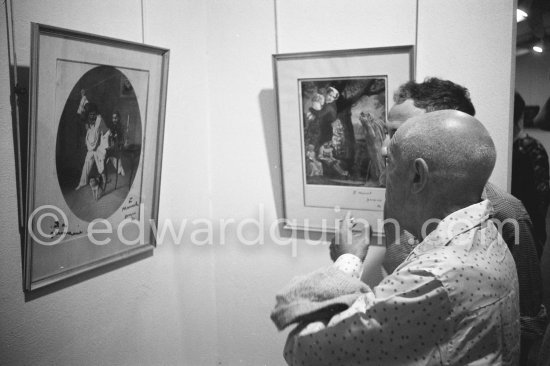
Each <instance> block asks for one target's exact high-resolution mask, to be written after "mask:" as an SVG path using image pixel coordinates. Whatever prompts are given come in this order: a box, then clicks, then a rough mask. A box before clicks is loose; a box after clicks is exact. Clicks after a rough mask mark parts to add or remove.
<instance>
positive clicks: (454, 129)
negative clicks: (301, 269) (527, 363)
mask: <svg viewBox="0 0 550 366" xmlns="http://www.w3.org/2000/svg"><path fill="white" fill-rule="evenodd" d="M495 159H496V152H495V147H494V144H493V141H492V139H491V137H490V136H489V133H488V131H487V130H486V129H485V128H484V127H483V125H482V124H481V123H480V122H479V121H477V120H476V119H475V118H474V117H472V116H469V115H467V114H465V113H462V112H458V111H449V110H445V111H435V112H431V113H424V114H421V115H419V116H418V117H415V118H412V119H410V120H408V121H407V122H405V123H404V124H403V126H402V127H400V129H399V130H398V131H397V132H396V134H395V136H394V137H393V138H392V140H391V142H390V145H389V148H388V160H387V161H388V164H387V170H386V183H387V188H386V203H385V217H386V218H387V219H393V220H396V221H397V222H398V223H399V224H400V225H401V226H403V227H404V228H405V229H406V230H408V231H409V232H411V233H413V234H414V235H415V236H416V237H418V238H420V239H421V240H422V242H421V243H420V244H419V245H418V246H417V247H416V248H415V249H414V250H413V252H412V253H411V254H410V255H409V256H408V257H407V258H406V259H405V260H404V261H403V263H401V264H400V266H399V268H397V269H396V270H395V271H394V272H393V273H391V274H390V275H388V276H387V277H386V278H385V279H384V280H383V281H382V282H381V283H380V284H379V285H377V286H376V287H374V288H372V289H371V288H369V287H368V286H367V285H365V284H364V283H363V282H361V281H359V279H358V276H359V274H358V270H357V269H358V268H360V264H361V261H362V260H363V259H364V258H365V255H366V252H367V248H368V245H369V233H368V230H365V233H364V235H360V236H359V237H358V238H357V237H354V239H358V240H354V239H352V240H351V242H347V243H346V245H343V244H341V245H332V246H331V254H333V255H334V257H336V258H338V259H337V260H336V262H335V263H334V264H333V265H332V266H331V267H328V268H323V269H320V270H318V271H316V272H313V273H311V274H310V275H306V276H303V277H298V278H296V279H294V280H293V281H292V282H291V283H290V284H289V286H288V287H287V288H286V289H284V290H283V291H281V293H280V294H279V295H278V296H277V305H276V306H275V309H274V310H273V312H272V319H273V321H274V322H275V324H276V325H277V326H278V327H279V329H282V328H284V327H285V326H287V325H289V324H293V323H298V327H297V328H296V329H295V330H294V331H292V332H291V333H290V334H289V337H288V340H287V344H286V347H285V353H284V356H285V359H286V361H287V363H288V364H289V365H302V366H307V365H312V366H313V365H314V366H322V365H413V364H414V365H466V364H476V365H499V366H500V365H516V364H517V361H518V356H519V343H520V342H519V337H520V333H519V302H518V281H517V274H516V270H515V266H514V260H513V258H512V255H511V254H510V251H509V249H508V247H507V245H506V243H504V241H503V240H502V237H501V236H500V235H499V234H498V229H497V227H496V226H495V225H494V223H493V222H492V221H491V220H490V219H489V218H490V212H491V204H490V203H489V201H488V200H486V199H482V198H481V195H482V193H483V190H484V187H485V184H486V182H487V179H488V178H489V176H490V175H491V172H492V170H493V168H494V164H495ZM347 221H351V219H350V218H349V217H347V218H346V220H345V222H347ZM426 223H434V225H426ZM344 225H347V226H345V227H343V229H344V230H347V229H348V228H353V224H352V223H349V224H344Z"/></svg>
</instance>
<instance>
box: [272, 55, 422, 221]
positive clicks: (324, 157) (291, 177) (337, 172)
mask: <svg viewBox="0 0 550 366" xmlns="http://www.w3.org/2000/svg"><path fill="white" fill-rule="evenodd" d="M273 69H274V77H275V86H276V95H277V109H278V117H279V134H280V147H281V163H282V176H283V197H284V215H285V221H286V224H287V226H289V227H292V228H298V229H303V230H316V231H333V230H334V229H335V227H336V226H337V225H338V221H337V220H338V219H339V218H342V217H343V212H347V211H352V213H353V215H354V217H356V218H363V219H365V220H368V221H369V223H370V224H371V226H372V227H373V230H375V231H376V230H377V229H378V228H377V227H376V225H373V222H376V220H377V219H380V218H382V211H383V207H384V196H385V189H384V186H385V160H384V157H383V154H382V152H381V150H382V147H383V144H384V141H385V140H386V139H388V136H387V131H386V123H385V122H386V115H387V112H388V107H389V106H391V99H392V96H393V92H394V91H395V90H396V89H397V87H399V85H401V84H403V83H405V82H407V81H409V80H412V79H414V48H413V46H399V47H389V48H372V49H356V50H347V51H328V52H310V53H293V54H277V55H273Z"/></svg>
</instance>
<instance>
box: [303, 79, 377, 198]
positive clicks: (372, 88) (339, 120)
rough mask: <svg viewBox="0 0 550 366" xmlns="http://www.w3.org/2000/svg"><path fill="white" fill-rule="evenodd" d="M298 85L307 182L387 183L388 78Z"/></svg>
mask: <svg viewBox="0 0 550 366" xmlns="http://www.w3.org/2000/svg"><path fill="white" fill-rule="evenodd" d="M299 84H300V90H301V96H302V111H303V129H304V130H303V137H304V158H305V169H304V171H305V175H306V184H317V185H331V186H362V187H384V186H385V181H384V169H385V163H384V157H383V156H382V145H383V143H384V140H385V139H386V138H387V137H386V136H387V134H386V128H385V120H386V89H387V77H385V76H367V77H355V78H344V79H342V78H338V79H307V80H300V81H299Z"/></svg>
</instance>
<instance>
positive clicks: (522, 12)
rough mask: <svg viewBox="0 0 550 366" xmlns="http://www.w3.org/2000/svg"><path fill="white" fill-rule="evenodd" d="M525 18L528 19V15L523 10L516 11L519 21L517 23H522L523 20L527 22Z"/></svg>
mask: <svg viewBox="0 0 550 366" xmlns="http://www.w3.org/2000/svg"><path fill="white" fill-rule="evenodd" d="M525 18H527V13H526V12H524V11H523V10H521V9H517V10H516V19H517V22H518V23H519V22H521V21H522V20H525Z"/></svg>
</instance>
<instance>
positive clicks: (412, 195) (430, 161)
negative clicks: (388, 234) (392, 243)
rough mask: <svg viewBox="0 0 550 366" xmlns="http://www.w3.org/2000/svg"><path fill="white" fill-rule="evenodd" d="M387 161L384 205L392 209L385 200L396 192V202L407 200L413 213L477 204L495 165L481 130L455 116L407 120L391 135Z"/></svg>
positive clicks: (443, 114)
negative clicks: (419, 210)
mask: <svg viewBox="0 0 550 366" xmlns="http://www.w3.org/2000/svg"><path fill="white" fill-rule="evenodd" d="M389 156H390V160H391V163H390V164H391V165H392V166H391V167H390V164H389V165H388V176H387V179H388V183H387V185H388V189H387V192H386V199H387V201H388V202H390V204H393V205H398V202H397V201H395V200H394V199H393V198H392V197H389V196H391V195H392V194H394V192H400V194H397V195H400V196H401V197H400V198H399V199H400V200H410V202H409V203H410V205H411V206H410V210H411V211H413V212H414V210H416V209H418V207H416V206H419V205H421V206H423V207H424V208H425V209H426V210H428V211H429V210H430V209H437V208H443V207H444V206H447V208H448V209H450V208H451V207H452V208H457V207H460V206H462V207H466V206H467V205H470V204H473V203H475V202H479V200H480V198H481V194H482V192H483V187H484V186H485V184H486V183H487V180H488V179H489V176H490V175H491V173H492V171H493V168H494V166H495V161H496V152H495V146H494V143H493V140H492V139H491V137H490V135H489V133H488V132H487V130H486V129H485V127H483V125H482V124H481V123H480V122H479V121H478V120H477V119H475V118H474V117H472V116H470V115H468V114H465V113H462V112H459V111H455V110H444V111H435V112H430V113H425V114H422V115H419V116H417V117H414V118H411V119H409V120H408V121H407V122H405V123H404V124H403V125H402V126H401V127H400V128H399V129H398V130H397V132H396V134H395V135H394V137H393V139H392V141H391V143H390V146H389ZM392 175H393V176H392ZM390 209H391V208H390ZM394 209H399V208H398V207H395V208H394ZM449 213H450V212H448V213H447V214H449ZM426 214H429V213H426ZM436 216H437V215H435V214H434V216H433V217H434V218H435V217H436ZM398 221H399V220H398Z"/></svg>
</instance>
